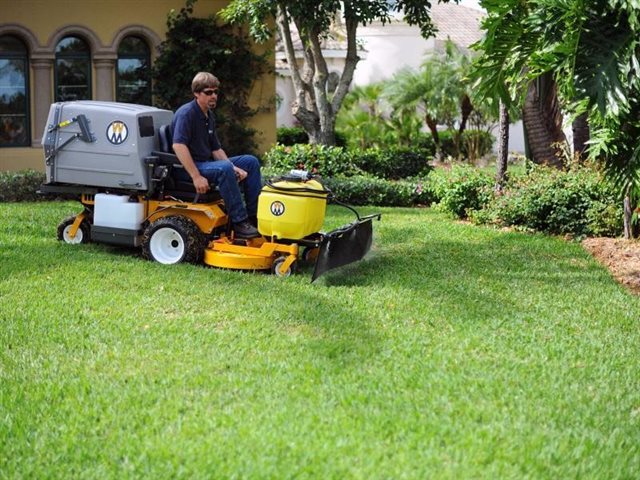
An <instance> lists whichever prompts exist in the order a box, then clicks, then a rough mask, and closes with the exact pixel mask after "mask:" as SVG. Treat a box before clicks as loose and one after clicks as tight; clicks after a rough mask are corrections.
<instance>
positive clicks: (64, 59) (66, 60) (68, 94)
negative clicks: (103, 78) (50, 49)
mask: <svg viewBox="0 0 640 480" xmlns="http://www.w3.org/2000/svg"><path fill="white" fill-rule="evenodd" d="M55 84H56V86H55V91H56V101H57V102H66V101H70V100H90V99H91V51H90V50H89V46H88V45H87V42H85V41H84V40H83V39H81V38H79V37H73V36H70V37H65V38H63V39H62V40H60V42H58V45H57V46H56V68H55Z"/></svg>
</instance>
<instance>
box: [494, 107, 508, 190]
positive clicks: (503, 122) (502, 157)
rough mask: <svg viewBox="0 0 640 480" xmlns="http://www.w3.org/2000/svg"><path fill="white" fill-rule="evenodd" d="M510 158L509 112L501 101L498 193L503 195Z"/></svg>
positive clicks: (497, 168) (497, 160)
mask: <svg viewBox="0 0 640 480" xmlns="http://www.w3.org/2000/svg"><path fill="white" fill-rule="evenodd" d="M508 157H509V110H508V109H507V106H506V105H505V104H504V103H503V102H502V100H501V101H500V132H499V134H498V158H497V159H496V184H495V187H494V190H495V192H496V193H498V194H500V193H502V188H503V187H504V180H505V176H506V174H507V159H508Z"/></svg>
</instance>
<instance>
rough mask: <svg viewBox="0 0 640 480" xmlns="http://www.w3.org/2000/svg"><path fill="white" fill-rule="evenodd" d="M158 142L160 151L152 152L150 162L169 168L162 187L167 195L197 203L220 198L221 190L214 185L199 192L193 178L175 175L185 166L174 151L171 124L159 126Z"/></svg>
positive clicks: (155, 165)
mask: <svg viewBox="0 0 640 480" xmlns="http://www.w3.org/2000/svg"><path fill="white" fill-rule="evenodd" d="M158 143H159V146H160V151H157V152H151V155H152V157H151V158H153V162H149V163H152V164H153V165H154V167H158V166H160V167H161V168H162V167H166V168H168V171H167V172H166V173H165V174H163V186H162V188H161V189H162V191H163V193H164V195H165V196H171V197H175V198H178V199H180V200H185V201H189V202H196V203H211V202H215V201H217V200H220V198H221V197H220V192H219V191H218V189H217V188H215V187H213V186H212V187H211V190H209V191H208V192H207V193H204V194H198V193H197V192H196V188H195V186H194V185H193V182H192V181H191V180H188V181H185V180H182V179H178V178H176V176H175V175H174V172H175V171H176V170H177V169H183V168H184V167H183V166H182V164H181V163H180V160H178V157H177V156H176V154H175V153H174V152H173V135H172V132H171V125H161V126H160V128H158Z"/></svg>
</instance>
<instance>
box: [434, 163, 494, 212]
mask: <svg viewBox="0 0 640 480" xmlns="http://www.w3.org/2000/svg"><path fill="white" fill-rule="evenodd" d="M492 188H493V178H492V176H491V175H490V174H489V172H487V171H485V170H480V169H478V168H475V167H472V166H469V165H458V164H456V165H453V166H452V167H451V169H450V170H445V169H440V170H438V171H436V172H434V174H432V175H431V177H430V189H431V190H432V192H433V196H434V198H435V199H436V201H437V202H438V207H439V208H440V209H442V210H445V211H448V212H451V213H452V214H454V215H455V216H457V217H459V218H467V217H468V216H469V215H470V214H471V212H472V211H474V210H480V209H481V208H482V207H483V206H484V205H486V204H487V202H488V201H489V199H490V198H491V195H492Z"/></svg>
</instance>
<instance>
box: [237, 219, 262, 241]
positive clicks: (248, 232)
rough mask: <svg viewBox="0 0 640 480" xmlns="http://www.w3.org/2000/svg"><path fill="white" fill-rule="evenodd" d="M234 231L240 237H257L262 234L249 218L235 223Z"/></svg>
mask: <svg viewBox="0 0 640 480" xmlns="http://www.w3.org/2000/svg"><path fill="white" fill-rule="evenodd" d="M233 231H234V232H236V237H238V238H256V237H259V236H260V232H258V229H257V228H256V227H254V226H253V225H251V224H250V223H249V221H248V220H245V221H244V222H238V223H234V224H233Z"/></svg>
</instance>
